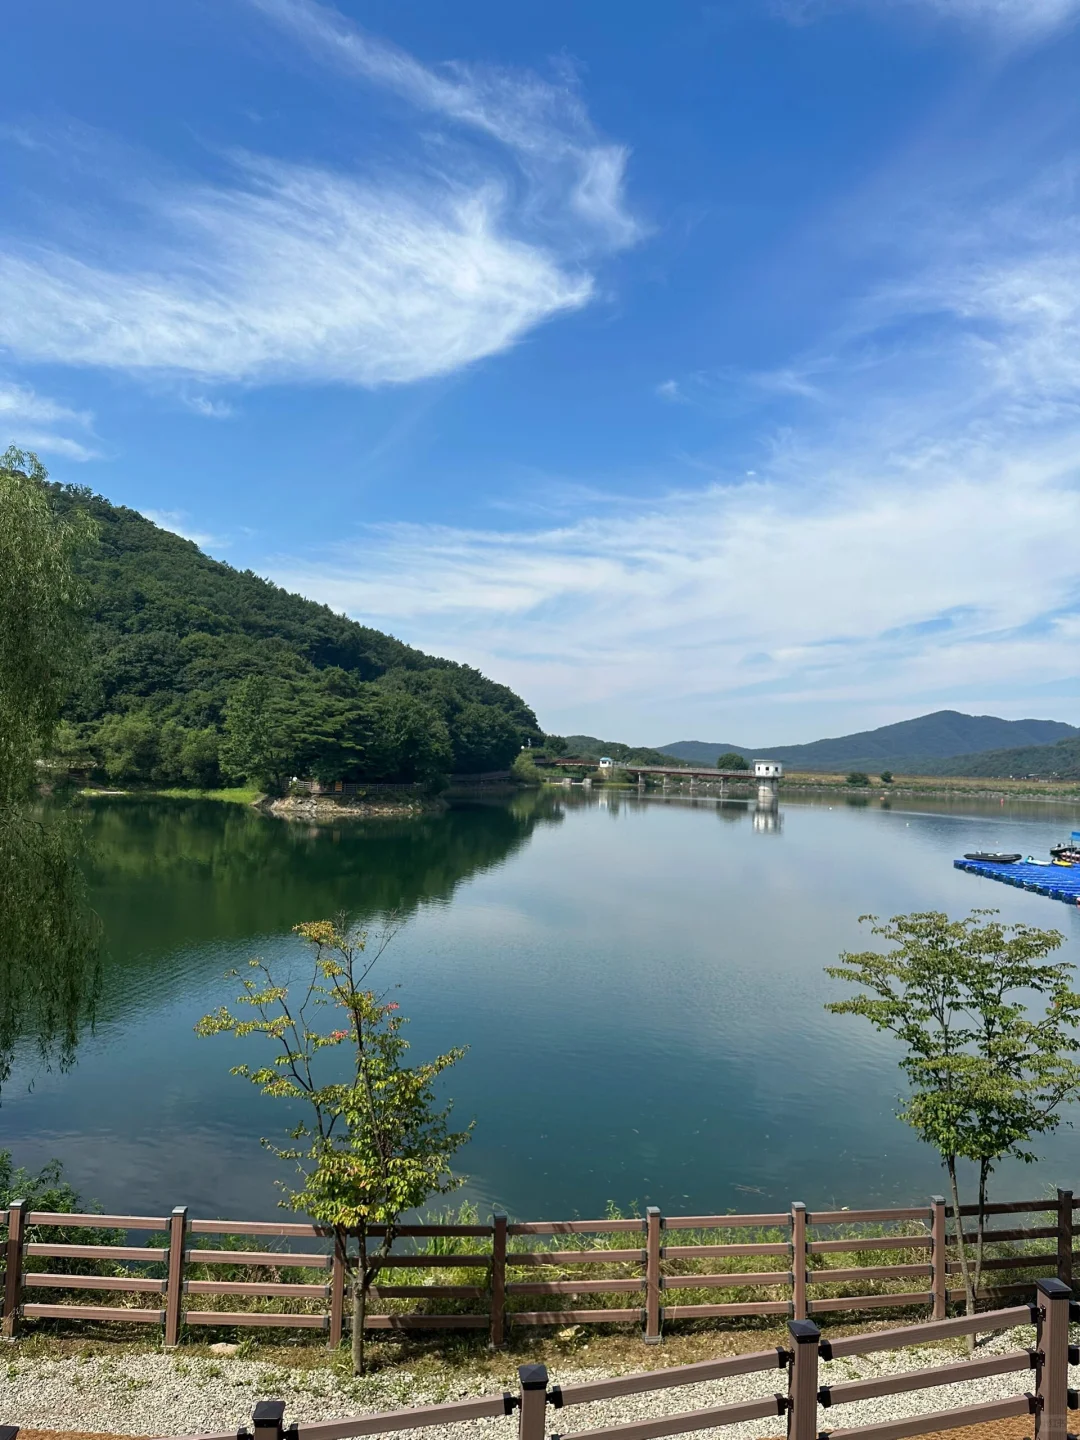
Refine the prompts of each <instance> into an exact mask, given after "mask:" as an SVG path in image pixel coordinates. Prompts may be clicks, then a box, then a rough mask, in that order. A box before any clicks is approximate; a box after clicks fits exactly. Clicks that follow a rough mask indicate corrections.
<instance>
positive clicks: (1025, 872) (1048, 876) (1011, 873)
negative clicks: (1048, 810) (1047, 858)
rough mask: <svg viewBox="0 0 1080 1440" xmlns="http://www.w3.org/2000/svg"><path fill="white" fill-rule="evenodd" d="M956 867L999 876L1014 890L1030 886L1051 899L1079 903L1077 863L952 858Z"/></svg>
mask: <svg viewBox="0 0 1080 1440" xmlns="http://www.w3.org/2000/svg"><path fill="white" fill-rule="evenodd" d="M953 865H954V866H955V867H956V869H957V870H967V871H970V873H971V874H972V875H984V876H985V877H986V879H987V880H1001V881H1002V882H1003V883H1004V884H1006V885H1015V886H1016V888H1017V889H1018V890H1034V891H1035V893H1036V895H1048V896H1049V897H1050V899H1051V900H1064V901H1065V903H1066V904H1067V905H1080V865H1073V866H1066V865H1028V864H1026V863H1025V862H1024V861H1023V860H1017V861H1015V862H1014V863H1013V864H1012V865H994V864H991V863H990V862H989V861H987V860H954V861H953Z"/></svg>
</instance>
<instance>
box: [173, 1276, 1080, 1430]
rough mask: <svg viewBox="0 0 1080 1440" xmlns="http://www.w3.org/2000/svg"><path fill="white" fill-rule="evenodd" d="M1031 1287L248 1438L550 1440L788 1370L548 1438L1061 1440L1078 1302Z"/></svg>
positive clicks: (795, 1325) (280, 1414)
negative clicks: (952, 1345)
mask: <svg viewBox="0 0 1080 1440" xmlns="http://www.w3.org/2000/svg"><path fill="white" fill-rule="evenodd" d="M1037 1286H1038V1288H1037V1293H1036V1296H1035V1300H1034V1302H1033V1303H1032V1304H1031V1305H1019V1306H1013V1307H1011V1308H1009V1309H1002V1310H993V1311H989V1312H985V1313H983V1314H981V1315H973V1316H962V1317H959V1318H956V1319H952V1320H939V1321H932V1322H931V1323H929V1324H926V1325H911V1326H907V1327H905V1328H904V1329H902V1330H884V1331H882V1330H879V1331H876V1332H874V1333H873V1334H869V1335H855V1336H848V1337H845V1338H844V1339H841V1340H833V1341H831V1342H830V1341H826V1340H823V1339H822V1337H821V1332H820V1331H819V1329H818V1327H817V1326H816V1325H815V1324H814V1322H813V1321H812V1320H792V1321H790V1322H789V1325H788V1332H789V1338H788V1344H787V1345H786V1346H781V1347H778V1348H777V1349H773V1350H762V1351H758V1352H757V1353H755V1354H750V1355H736V1356H732V1357H730V1358H728V1359H725V1360H708V1361H705V1362H704V1363H703V1364H697V1365H678V1366H672V1367H671V1368H669V1369H663V1370H655V1371H651V1372H649V1373H646V1374H641V1375H626V1376H622V1377H620V1378H618V1379H614V1380H590V1381H585V1382H583V1383H581V1384H577V1385H564V1386H559V1385H551V1384H550V1383H549V1377H548V1372H547V1368H546V1367H545V1366H543V1365H523V1366H521V1368H520V1369H519V1371H518V1392H517V1394H516V1395H514V1394H512V1393H510V1392H509V1391H505V1392H504V1393H503V1394H501V1395H491V1396H487V1397H485V1398H482V1399H477V1400H457V1401H453V1402H451V1403H450V1404H447V1405H425V1406H418V1407H416V1408H414V1409H406V1410H394V1411H390V1412H388V1413H386V1414H382V1415H365V1416H363V1417H359V1418H356V1419H353V1420H331V1421H326V1422H319V1423H316V1424H312V1425H305V1424H299V1425H290V1426H289V1428H288V1430H287V1431H286V1430H285V1428H284V1415H285V1405H284V1403H283V1402H281V1401H278V1400H264V1401H261V1402H260V1403H259V1404H258V1405H257V1406H256V1407H255V1414H254V1417H253V1421H254V1423H253V1426H252V1432H253V1440H285V1437H286V1436H287V1437H288V1440H350V1437H352V1436H362V1435H384V1434H390V1433H393V1432H394V1431H398V1430H422V1429H428V1428H430V1427H433V1426H439V1427H443V1426H447V1425H453V1424H455V1423H457V1422H460V1421H465V1420H481V1419H492V1418H495V1417H497V1416H505V1415H511V1414H513V1413H514V1412H515V1411H516V1413H517V1417H518V1440H545V1434H546V1431H547V1425H548V1417H549V1413H550V1412H551V1411H553V1410H554V1411H558V1410H564V1409H567V1408H568V1407H573V1406H575V1405H588V1404H590V1403H592V1402H594V1401H597V1400H612V1399H617V1398H621V1397H623V1396H629V1395H641V1394H646V1393H650V1392H655V1391H658V1390H670V1389H676V1388H681V1387H685V1386H688V1385H700V1384H702V1383H703V1382H705V1381H713V1380H723V1379H727V1378H729V1377H732V1376H738V1375H753V1374H761V1375H762V1376H767V1375H769V1373H770V1372H771V1373H772V1374H773V1375H774V1376H775V1375H777V1372H782V1373H783V1376H784V1379H783V1382H782V1384H783V1388H782V1389H778V1388H777V1386H776V1382H775V1380H765V1381H764V1382H763V1384H762V1392H763V1393H762V1394H761V1396H760V1397H759V1398H756V1399H752V1400H743V1401H740V1402H738V1403H736V1404H732V1405H719V1406H714V1407H711V1408H707V1409H701V1410H690V1411H684V1412H682V1413H680V1414H675V1415H665V1416H661V1417H650V1418H648V1419H644V1420H637V1421H630V1422H628V1423H626V1424H622V1425H612V1426H606V1427H604V1428H603V1429H598V1430H590V1429H583V1430H574V1429H573V1428H572V1427H571V1429H570V1433H569V1434H564V1435H562V1436H557V1437H553V1440H661V1437H664V1436H669V1435H686V1434H690V1433H692V1432H694V1431H698V1430H712V1429H720V1428H722V1427H725V1426H728V1425H736V1424H741V1423H743V1422H745V1421H749V1420H766V1419H769V1418H772V1417H775V1418H776V1419H777V1422H778V1423H777V1430H779V1429H780V1428H781V1426H783V1428H785V1429H786V1432H787V1436H788V1440H856V1437H859V1440H904V1437H907V1436H916V1435H927V1434H928V1433H931V1432H938V1431H941V1430H950V1429H955V1428H959V1427H961V1426H967V1425H975V1424H979V1423H986V1422H988V1421H993V1420H1004V1419H1009V1418H1012V1417H1019V1416H1030V1417H1032V1419H1033V1422H1034V1429H1035V1435H1036V1437H1037V1440H1065V1437H1066V1430H1067V1419H1068V1411H1069V1409H1075V1408H1076V1404H1077V1397H1076V1394H1075V1392H1073V1391H1070V1390H1069V1379H1068V1367H1069V1364H1070V1362H1072V1363H1077V1361H1078V1360H1080V1354H1077V1353H1076V1352H1075V1350H1071V1349H1070V1346H1069V1321H1070V1318H1074V1319H1080V1315H1078V1314H1076V1313H1075V1312H1077V1311H1078V1310H1080V1307H1077V1306H1076V1305H1074V1304H1073V1302H1072V1291H1071V1290H1070V1289H1069V1287H1068V1286H1067V1285H1064V1284H1062V1282H1061V1281H1060V1280H1056V1279H1050V1280H1039V1281H1038V1282H1037ZM1029 1324H1034V1325H1035V1327H1036V1337H1035V1345H1034V1347H1033V1348H1031V1349H1022V1350H1014V1351H1011V1352H1009V1353H1008V1354H1005V1355H990V1356H987V1357H986V1358H984V1359H978V1360H964V1361H960V1362H959V1363H956V1364H944V1365H937V1366H932V1367H929V1368H927V1369H922V1370H907V1371H903V1372H901V1373H900V1374H895V1375H885V1376H880V1377H875V1378H873V1379H869V1380H847V1381H842V1382H841V1383H839V1384H825V1385H820V1384H819V1381H820V1378H821V1377H820V1375H819V1371H818V1362H819V1360H826V1361H827V1360H834V1359H840V1358H842V1357H844V1356H850V1355H865V1354H869V1353H871V1352H873V1351H881V1350H892V1349H897V1348H903V1347H906V1346H912V1345H925V1344H928V1343H930V1342H932V1341H935V1340H943V1339H949V1338H952V1337H955V1336H958V1335H970V1334H972V1333H974V1332H975V1331H976V1330H977V1331H980V1332H988V1331H996V1330H1007V1329H1011V1328H1013V1327H1014V1326H1017V1325H1029ZM1011 1373H1016V1374H1029V1375H1030V1376H1031V1388H1030V1389H1029V1390H1027V1391H1024V1392H1023V1393H1018V1394H1016V1395H1011V1396H1008V1397H1006V1398H1004V1399H997V1400H989V1401H984V1402H982V1403H979V1404H975V1405H964V1406H959V1407H956V1408H953V1409H948V1410H937V1411H930V1412H928V1413H924V1414H922V1415H913V1416H907V1417H905V1418H903V1419H900V1420H886V1421H883V1422H881V1423H878V1424H872V1425H862V1426H858V1427H855V1428H845V1427H843V1426H841V1427H840V1428H838V1429H832V1430H830V1429H827V1428H825V1429H822V1428H820V1422H821V1419H822V1416H823V1414H824V1416H825V1417H826V1418H831V1414H832V1411H833V1410H834V1409H836V1408H837V1407H842V1406H844V1405H849V1404H851V1403H853V1402H855V1401H858V1400H871V1399H876V1398H879V1397H884V1396H886V1395H898V1394H901V1393H903V1392H905V1391H910V1390H932V1389H937V1388H940V1387H941V1386H944V1385H955V1384H957V1383H959V1382H962V1381H972V1380H980V1379H985V1378H988V1377H990V1376H995V1375H1006V1374H1011ZM252 1432H245V1431H241V1432H240V1436H241V1437H244V1436H245V1435H251V1434H252ZM190 1440H237V1432H236V1431H235V1430H233V1431H230V1432H228V1433H227V1434H222V1435H214V1436H202V1437H190Z"/></svg>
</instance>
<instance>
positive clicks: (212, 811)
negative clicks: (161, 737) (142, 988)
mask: <svg viewBox="0 0 1080 1440" xmlns="http://www.w3.org/2000/svg"><path fill="white" fill-rule="evenodd" d="M90 810H91V814H90V820H89V842H90V850H91V857H92V858H91V862H90V865H89V880H90V886H91V892H92V895H93V900H94V905H95V907H96V908H97V910H98V913H99V914H100V915H101V918H102V920H103V922H104V925H105V944H106V950H107V953H108V956H109V968H110V969H112V968H113V967H114V966H115V965H116V964H117V963H122V962H123V961H124V960H125V959H126V958H129V957H133V956H136V955H146V954H155V953H157V954H160V953H162V952H164V951H169V950H174V949H177V948H185V949H186V948H188V947H191V946H198V945H202V944H205V943H206V942H215V943H217V944H220V943H222V942H226V943H227V942H228V941H230V940H237V939H244V938H246V937H248V936H254V935H267V934H274V933H282V934H283V933H285V932H287V931H288V930H289V929H290V928H291V927H292V926H293V925H295V924H296V923H297V922H298V921H299V920H304V919H312V918H317V917H320V916H324V915H332V914H334V913H336V912H337V911H340V910H348V911H349V912H350V913H352V914H354V915H356V916H357V917H358V918H360V919H364V918H366V917H374V916H378V915H380V914H386V913H387V912H389V911H396V912H398V914H400V915H408V914H410V913H411V912H412V911H414V910H415V909H416V908H417V907H418V906H419V905H421V904H423V903H424V902H427V901H446V900H449V899H450V897H451V896H452V895H453V893H454V890H455V889H456V888H457V886H458V885H460V884H461V883H462V881H464V880H467V879H468V878H469V877H470V876H472V875H475V874H477V873H479V872H481V871H484V870H489V869H491V868H492V867H493V866H497V865H499V864H501V863H502V862H503V861H505V860H506V859H507V857H508V856H510V855H512V854H513V853H514V852H515V851H516V850H518V849H520V848H521V846H522V845H524V844H525V843H526V842H527V840H528V839H529V836H530V835H531V834H532V831H533V829H534V828H535V827H536V826H537V825H538V824H551V823H555V822H557V821H558V820H560V819H561V807H560V805H559V803H558V801H557V800H554V799H552V798H551V797H550V796H548V795H545V794H542V793H537V792H525V793H522V794H519V795H515V796H513V797H512V798H510V799H509V800H504V801H498V802H491V803H484V802H482V801H479V802H475V803H472V802H462V803H457V804H455V805H454V806H453V807H452V808H451V809H450V810H448V811H446V812H444V813H441V814H434V815H424V816H419V817H411V818H403V819H400V820H397V819H389V818H380V819H373V820H361V821H355V820H354V821H349V822H348V823H346V824H342V825H340V826H338V827H334V828H329V827H325V828H318V829H315V828H307V827H302V826H299V825H295V824H290V823H286V822H284V821H278V820H273V819H270V818H268V817H266V816H264V815H261V814H259V813H257V812H255V811H251V810H248V809H246V808H244V807H242V806H235V805H222V804H217V803H214V802H212V801H189V800H175V801H174V800H163V799H150V800H137V799H116V800H112V799H110V800H104V799H102V800H97V801H95V802H94V804H93V805H92V806H91V807H90Z"/></svg>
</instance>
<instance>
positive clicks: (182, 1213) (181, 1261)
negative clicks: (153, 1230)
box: [165, 1205, 188, 1350]
mask: <svg viewBox="0 0 1080 1440" xmlns="http://www.w3.org/2000/svg"><path fill="white" fill-rule="evenodd" d="M187 1217H188V1212H187V1206H186V1205H177V1207H176V1209H175V1210H174V1211H173V1212H172V1216H171V1217H170V1219H169V1264H168V1269H167V1271H166V1275H167V1279H166V1281H165V1349H166V1350H174V1349H175V1348H176V1346H177V1345H179V1344H180V1315H181V1313H182V1307H183V1303H184V1265H185V1263H186V1262H185V1256H184V1249H185V1246H186V1245H187Z"/></svg>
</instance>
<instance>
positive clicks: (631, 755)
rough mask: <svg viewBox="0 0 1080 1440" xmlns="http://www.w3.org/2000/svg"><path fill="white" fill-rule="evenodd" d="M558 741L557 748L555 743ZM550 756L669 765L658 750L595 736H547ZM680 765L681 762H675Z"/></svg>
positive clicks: (668, 756)
mask: <svg viewBox="0 0 1080 1440" xmlns="http://www.w3.org/2000/svg"><path fill="white" fill-rule="evenodd" d="M556 741H558V746H556V745H555V742H556ZM544 748H545V749H546V750H547V752H548V753H549V754H551V755H580V756H582V757H583V758H585V759H589V760H599V759H600V757H601V756H602V755H607V756H608V757H609V758H610V759H612V760H624V761H628V762H629V763H630V764H631V765H670V764H671V763H672V759H671V756H670V755H664V754H662V753H661V752H660V751H659V750H650V749H649V747H648V746H647V745H622V744H620V743H619V741H618V740H597V738H596V736H595V735H567V736H566V737H565V739H564V738H562V737H560V736H555V735H549V736H548V737H547V740H546V742H545V747H544ZM674 763H675V764H677V765H678V764H681V763H683V762H681V761H678V760H677V761H675V762H674Z"/></svg>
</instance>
